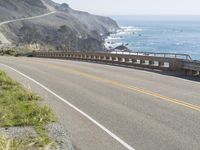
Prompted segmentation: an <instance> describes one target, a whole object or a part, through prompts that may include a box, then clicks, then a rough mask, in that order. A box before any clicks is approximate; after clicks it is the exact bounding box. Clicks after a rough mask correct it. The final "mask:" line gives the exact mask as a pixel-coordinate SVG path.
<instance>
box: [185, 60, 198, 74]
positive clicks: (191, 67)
mask: <svg viewBox="0 0 200 150" xmlns="http://www.w3.org/2000/svg"><path fill="white" fill-rule="evenodd" d="M182 68H183V69H185V70H188V71H193V72H196V73H197V74H199V72H200V61H197V60H183V66H182Z"/></svg>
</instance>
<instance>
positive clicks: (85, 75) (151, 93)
mask: <svg viewBox="0 0 200 150" xmlns="http://www.w3.org/2000/svg"><path fill="white" fill-rule="evenodd" d="M23 61H25V62H30V60H23ZM31 62H32V63H35V64H36V63H37V64H42V65H46V66H49V67H53V68H57V69H59V70H64V71H66V72H68V73H73V74H77V75H82V76H84V77H86V78H89V79H93V80H95V81H101V82H104V83H107V84H109V85H113V86H114V87H116V86H118V87H121V88H123V89H128V90H130V91H134V92H138V93H143V94H146V95H149V96H152V97H156V98H158V99H160V100H164V101H167V102H171V103H174V104H177V105H181V106H184V107H187V108H190V109H192V110H196V111H200V106H198V105H195V104H191V103H188V102H184V101H183V100H178V99H175V98H171V97H168V96H164V95H161V94H159V93H155V92H152V91H150V90H147V89H142V88H138V87H136V86H132V85H128V84H124V83H120V82H117V81H114V80H109V79H106V78H103V77H99V76H96V75H92V74H88V73H85V72H82V71H78V70H76V69H73V68H69V67H67V68H64V67H59V66H57V65H53V64H44V62H48V61H40V60H39V61H38V60H37V62H36V61H34V62H33V61H31Z"/></svg>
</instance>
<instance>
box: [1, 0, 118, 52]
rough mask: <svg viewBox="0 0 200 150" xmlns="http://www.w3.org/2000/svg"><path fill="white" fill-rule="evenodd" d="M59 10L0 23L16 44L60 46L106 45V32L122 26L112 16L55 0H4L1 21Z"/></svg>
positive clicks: (92, 48) (92, 47) (88, 47)
mask: <svg viewBox="0 0 200 150" xmlns="http://www.w3.org/2000/svg"><path fill="white" fill-rule="evenodd" d="M51 11H55V13H53V14H50V15H47V16H43V17H38V18H35V19H28V20H23V21H16V22H11V23H8V24H5V25H2V26H0V31H1V33H3V34H4V35H5V36H6V38H7V39H9V40H10V41H12V43H15V44H17V45H18V44H22V45H23V44H33V43H35V44H37V45H49V46H51V47H54V48H56V49H59V50H69V49H70V50H87V51H95V50H102V49H103V38H102V36H105V35H108V34H109V33H111V32H114V31H115V30H117V29H118V28H119V27H118V25H117V23H116V22H115V21H113V20H112V19H110V18H108V17H102V16H97V15H91V14H89V13H87V12H81V11H76V10H73V9H72V8H70V7H69V6H68V5H67V4H57V3H54V2H52V1H51V0H34V1H33V0H14V1H13V0H0V22H3V21H8V20H14V19H18V18H26V17H31V16H38V15H42V14H45V13H48V12H51Z"/></svg>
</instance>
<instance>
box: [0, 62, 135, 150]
mask: <svg viewBox="0 0 200 150" xmlns="http://www.w3.org/2000/svg"><path fill="white" fill-rule="evenodd" d="M0 65H3V66H5V67H7V68H9V69H11V70H13V71H15V72H16V73H18V74H20V75H22V76H23V77H25V78H27V79H29V80H30V81H32V82H34V83H35V84H37V85H39V86H40V87H42V88H43V89H45V90H46V91H48V92H49V93H51V94H52V95H54V96H55V97H57V98H58V99H60V100H61V101H63V102H64V103H65V104H67V105H69V106H70V107H71V108H73V109H74V110H76V111H77V112H79V113H80V114H81V115H83V116H84V117H86V118H87V119H88V120H90V121H91V122H93V123H94V124H95V125H97V126H98V127H99V128H101V129H102V130H103V131H105V132H106V133H107V134H108V135H110V136H111V137H112V138H113V139H115V140H116V141H118V142H119V143H120V144H122V145H123V146H124V147H125V148H127V149H128V150H135V149H134V148H133V147H131V146H130V145H129V144H127V143H126V142H125V141H123V140H122V139H120V138H119V137H118V136H117V135H115V134H114V133H112V132H111V131H110V130H108V129H107V128H106V127H104V126H103V125H101V124H100V123H99V122H97V121H96V120H95V119H93V118H92V117H90V116H89V115H88V114H86V113H85V112H83V111H82V110H80V109H79V108H77V107H76V106H74V105H73V104H71V103H70V102H69V101H67V100H66V99H64V98H62V97H61V96H59V95H57V94H56V93H55V92H53V91H52V90H50V89H49V88H47V87H46V86H44V85H43V84H41V83H39V82H38V81H36V80H34V79H33V78H31V77H29V76H27V75H25V74H24V73H22V72H20V71H18V70H16V69H14V68H12V67H10V66H8V65H5V64H2V63H0Z"/></svg>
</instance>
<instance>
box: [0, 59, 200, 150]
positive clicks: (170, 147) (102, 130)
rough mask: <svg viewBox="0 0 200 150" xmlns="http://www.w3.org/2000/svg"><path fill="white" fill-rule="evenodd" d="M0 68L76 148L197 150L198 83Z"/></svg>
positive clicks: (43, 66)
mask: <svg viewBox="0 0 200 150" xmlns="http://www.w3.org/2000/svg"><path fill="white" fill-rule="evenodd" d="M5 65H7V66H5ZM8 66H10V67H12V68H9V67H8ZM0 69H2V70H5V71H6V72H7V73H8V74H9V75H11V76H12V77H13V78H14V79H16V80H18V81H19V82H21V83H22V84H23V85H24V86H26V87H28V88H29V89H31V90H33V91H34V92H37V93H38V94H40V95H41V96H43V97H44V98H45V102H46V103H47V104H48V105H50V106H51V107H52V109H53V110H54V111H55V113H56V114H57V115H58V117H59V119H60V122H61V123H62V124H63V125H64V127H65V128H66V129H67V130H68V131H69V132H70V134H71V135H72V140H73V143H74V145H75V146H76V148H77V149H81V150H126V149H135V150H199V149H200V144H199V142H200V92H199V91H200V83H199V82H195V81H189V80H185V79H181V78H177V77H172V76H166V75H162V74H158V73H153V72H147V71H143V70H135V69H128V68H122V67H117V66H109V65H102V64H94V63H87V62H78V61H69V60H56V59H40V58H14V57H0ZM13 69H15V70H13ZM16 71H18V72H16ZM25 75H27V76H26V77H25ZM28 78H29V79H28ZM31 80H32V81H31ZM36 81H37V82H36ZM45 88H46V89H45ZM71 105H73V107H72V106H71ZM86 115H88V116H86ZM95 121H96V122H95ZM99 124H100V125H102V126H99ZM106 129H107V130H106Z"/></svg>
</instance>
